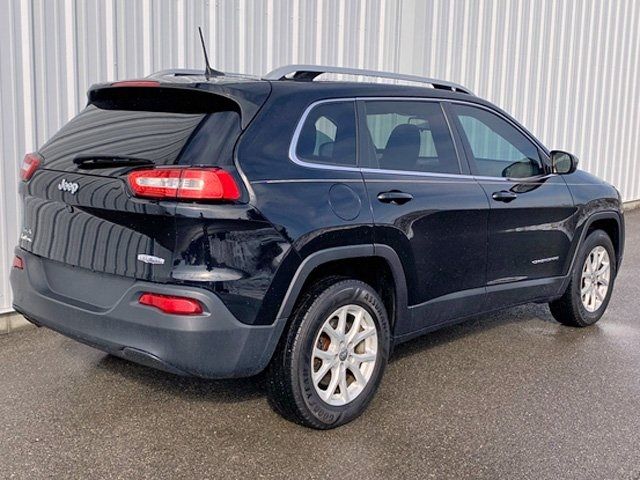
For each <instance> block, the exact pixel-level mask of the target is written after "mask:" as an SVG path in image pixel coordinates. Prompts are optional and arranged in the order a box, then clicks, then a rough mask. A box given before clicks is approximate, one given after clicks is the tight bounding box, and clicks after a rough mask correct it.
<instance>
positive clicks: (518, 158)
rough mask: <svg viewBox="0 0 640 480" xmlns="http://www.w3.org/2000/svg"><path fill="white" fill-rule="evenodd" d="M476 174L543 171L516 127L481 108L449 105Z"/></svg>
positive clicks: (528, 174) (519, 174) (511, 174)
mask: <svg viewBox="0 0 640 480" xmlns="http://www.w3.org/2000/svg"><path fill="white" fill-rule="evenodd" d="M451 107H452V109H453V112H454V113H455V115H456V116H457V118H458V121H459V122H460V125H461V126H462V130H463V131H464V135H465V137H466V140H467V143H468V145H469V147H470V149H471V153H472V156H473V158H472V161H473V162H474V163H475V167H476V171H477V173H478V175H483V176H487V177H509V178H526V177H533V176H535V175H541V174H543V173H544V168H543V166H542V162H541V161H540V155H539V154H538V149H537V148H536V146H535V145H534V144H533V143H532V142H531V141H530V140H529V139H528V138H527V137H526V136H525V135H524V134H522V133H521V132H520V131H519V130H518V129H516V128H515V127H514V126H513V125H511V124H510V123H508V122H507V121H506V120H504V119H502V118H500V117H499V116H498V115H496V114H494V113H491V112H489V111H487V110H484V109H482V108H476V107H471V106H468V105H458V104H452V106H451Z"/></svg>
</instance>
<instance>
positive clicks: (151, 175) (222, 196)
mask: <svg viewBox="0 0 640 480" xmlns="http://www.w3.org/2000/svg"><path fill="white" fill-rule="evenodd" d="M128 180H129V186H130V187H131V190H132V191H133V193H134V194H135V195H136V196H137V197H144V198H156V199H163V198H166V199H178V200H237V199H239V198H240V189H239V188H238V185H237V183H236V181H235V180H234V178H233V177H232V176H231V174H230V173H229V172H227V171H225V170H222V169H220V168H158V169H150V170H136V171H134V172H131V173H130V174H129V175H128Z"/></svg>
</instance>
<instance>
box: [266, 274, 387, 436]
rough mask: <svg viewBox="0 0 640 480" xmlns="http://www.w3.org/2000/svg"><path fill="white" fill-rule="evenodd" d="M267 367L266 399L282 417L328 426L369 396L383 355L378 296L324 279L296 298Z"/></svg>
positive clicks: (360, 286) (352, 413)
mask: <svg viewBox="0 0 640 480" xmlns="http://www.w3.org/2000/svg"><path fill="white" fill-rule="evenodd" d="M285 335H286V338H284V339H283V341H282V343H281V345H280V347H279V348H278V351H277V352H276V353H275V355H274V358H273V360H272V362H271V364H270V367H269V372H268V376H267V386H268V391H269V399H270V402H271V404H272V405H273V406H274V408H275V409H276V411H278V412H279V413H280V414H282V415H283V416H284V417H285V418H288V419H290V420H293V421H295V422H297V423H300V424H303V425H306V426H308V427H312V428H317V429H329V428H335V427H338V426H340V425H344V424H345V423H347V422H350V421H351V420H353V419H354V418H356V417H357V416H358V415H360V414H361V413H362V412H363V411H364V410H365V408H366V407H367V405H368V404H369V402H370V401H371V399H372V397H373V395H374V393H375V391H376V389H377V388H378V385H379V384H380V381H381V379H382V375H383V373H384V369H385V367H386V364H387V359H388V356H389V345H390V338H391V335H390V328H389V320H388V317H387V312H386V309H385V307H384V303H383V302H382V299H381V298H380V296H379V295H378V293H377V292H376V291H375V290H374V289H373V288H372V287H371V286H370V285H368V284H366V283H364V282H361V281H358V280H342V279H340V278H336V277H332V278H328V279H325V280H324V281H321V282H319V283H318V284H316V285H315V286H314V287H312V288H311V289H310V290H309V291H308V292H306V294H305V295H304V296H303V298H302V299H301V301H300V302H299V305H298V307H297V308H296V309H295V311H294V313H293V318H292V320H291V324H290V327H289V330H288V332H286V333H285Z"/></svg>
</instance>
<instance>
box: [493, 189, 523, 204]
mask: <svg viewBox="0 0 640 480" xmlns="http://www.w3.org/2000/svg"><path fill="white" fill-rule="evenodd" d="M491 198H493V199H494V200H495V201H497V202H506V203H508V202H510V201H512V200H515V199H516V198H518V194H517V193H514V192H512V191H511V190H500V191H499V192H493V195H491Z"/></svg>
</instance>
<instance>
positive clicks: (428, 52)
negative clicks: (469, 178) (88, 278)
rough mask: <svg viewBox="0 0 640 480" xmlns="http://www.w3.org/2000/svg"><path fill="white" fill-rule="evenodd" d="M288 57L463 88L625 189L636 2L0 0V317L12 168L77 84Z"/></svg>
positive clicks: (629, 177) (67, 110)
mask: <svg viewBox="0 0 640 480" xmlns="http://www.w3.org/2000/svg"><path fill="white" fill-rule="evenodd" d="M198 25H201V26H202V27H203V29H204V31H205V35H206V37H207V39H208V44H209V49H210V56H211V58H212V63H213V64H214V66H215V68H217V69H221V70H226V71H233V72H244V73H251V74H262V73H265V72H267V71H269V70H270V69H272V68H275V67H277V66H280V65H283V64H288V63H318V64H328V65H340V66H350V67H362V68H370V69H378V70H391V71H396V72H403V73H412V74H417V75H426V76H431V77H439V78H443V79H448V80H452V81H455V82H459V83H462V84H463V85H466V86H467V87H469V88H470V89H471V90H472V91H474V92H475V93H476V94H478V95H480V96H482V97H485V98H487V99H489V100H490V101H492V102H494V103H496V104H498V105H499V106H501V107H503V108H504V109H506V110H507V111H509V112H510V113H512V114H513V115H514V116H515V117H516V118H518V119H519V120H520V121H522V122H523V123H524V125H526V126H527V127H528V128H529V129H530V130H531V131H532V132H533V133H534V134H535V135H537V136H538V137H539V138H540V139H541V140H542V141H543V142H544V143H545V144H546V145H548V146H549V147H551V148H562V149H566V150H569V151H571V152H574V153H576V154H577V155H578V156H579V157H580V159H581V167H582V168H584V169H586V170H588V171H590V172H593V173H595V174H596V175H599V176H601V177H603V178H604V179H606V180H608V181H609V182H611V183H613V184H614V185H616V186H617V187H618V188H619V189H620V190H621V191H622V194H623V196H624V198H625V200H635V199H639V198H640V166H639V162H638V160H637V158H636V152H637V151H638V149H639V147H640V145H639V144H638V142H639V141H640V134H639V133H638V132H640V102H639V101H638V95H637V92H636V90H637V88H636V82H637V79H638V73H639V72H638V63H639V62H638V60H639V58H640V45H639V44H638V43H639V42H640V2H638V1H637V0H430V1H422V0H381V1H373V0H317V1H311V0H291V1H284V0H282V1H280V0H264V1H251V0H218V1H213V0H209V1H204V0H203V1H196V0H0V118H1V122H2V124H1V125H0V152H1V155H2V157H1V160H2V161H1V162H0V182H2V183H1V186H2V189H1V190H0V265H1V266H2V267H1V268H0V312H1V311H4V310H8V309H9V307H10V304H11V301H10V289H9V284H8V272H9V268H8V266H9V264H10V262H11V258H12V255H13V254H12V251H13V245H14V244H15V243H16V239H17V237H18V234H19V227H18V224H19V209H20V206H19V204H18V200H17V184H18V174H17V172H18V164H19V162H20V161H21V159H22V156H23V155H24V153H25V152H28V151H32V150H34V149H36V148H37V146H38V145H40V144H42V143H43V142H44V141H45V140H46V139H47V138H48V137H50V136H51V135H52V134H53V133H54V132H55V131H56V130H57V129H58V128H59V127H60V126H61V125H62V124H63V123H64V122H65V121H66V120H67V119H69V118H70V117H71V116H73V115H74V114H75V113H77V112H78V110H79V109H81V108H82V106H83V104H84V103H85V98H86V97H85V92H86V90H87V88H88V87H89V85H90V84H92V83H95V82H99V81H105V80H116V79H124V78H132V77H143V76H146V75H148V74H150V73H152V72H154V71H157V70H161V69H166V68H177V67H188V68H201V67H202V66H203V62H202V54H201V50H200V45H199V42H198V37H197V31H196V28H197V26H198Z"/></svg>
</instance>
